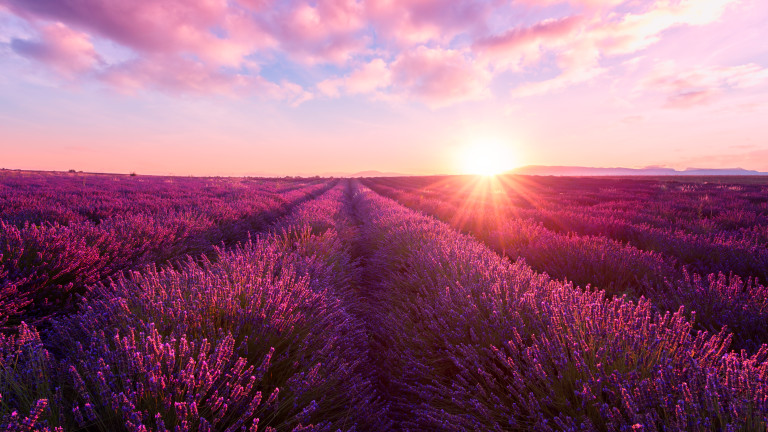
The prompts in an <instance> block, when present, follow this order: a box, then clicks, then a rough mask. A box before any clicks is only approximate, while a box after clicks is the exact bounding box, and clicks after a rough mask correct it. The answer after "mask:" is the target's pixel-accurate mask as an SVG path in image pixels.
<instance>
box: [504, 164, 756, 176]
mask: <svg viewBox="0 0 768 432" xmlns="http://www.w3.org/2000/svg"><path fill="white" fill-rule="evenodd" d="M509 173H510V174H523V175H540V176H573V177H592V176H669V175H672V176H673V175H683V176H745V175H768V172H760V171H753V170H746V169H744V168H686V169H684V170H682V171H678V170H676V169H673V168H661V167H648V168H621V167H616V168H595V167H580V166H544V165H528V166H524V167H520V168H517V169H514V170H512V171H509Z"/></svg>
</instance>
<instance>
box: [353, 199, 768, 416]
mask: <svg viewBox="0 0 768 432" xmlns="http://www.w3.org/2000/svg"><path fill="white" fill-rule="evenodd" d="M364 196H365V207H366V213H367V215H368V220H367V223H366V224H365V228H364V229H365V232H366V238H367V239H369V241H370V244H369V247H370V249H371V250H372V251H373V252H372V253H373V255H372V257H371V258H370V265H371V266H374V269H375V270H374V273H375V274H377V275H378V276H377V278H376V279H375V281H374V286H376V288H377V289H376V295H377V297H378V298H379V302H378V304H379V305H385V309H384V310H383V311H382V313H383V314H385V316H386V317H387V319H382V320H380V321H379V322H380V323H383V324H384V325H385V328H383V329H382V330H381V335H383V337H384V338H385V341H384V343H382V344H381V346H382V347H385V352H384V354H383V358H384V359H385V361H384V364H385V369H386V370H388V371H391V372H390V373H391V378H392V381H391V383H390V386H391V391H390V392H391V394H394V395H396V396H395V398H394V400H395V402H396V405H395V407H393V412H400V413H404V415H403V419H404V420H403V423H402V425H403V428H404V429H409V430H455V431H463V430H489V431H491V430H494V431H502V430H574V431H575V430H636V429H641V430H659V431H662V430H686V431H711V430H765V428H766V424H768V387H767V386H766V378H768V363H767V362H766V361H767V360H768V346H765V345H764V346H762V347H761V348H760V349H759V350H758V351H757V352H756V353H755V354H753V355H748V354H747V353H746V352H741V353H735V352H729V351H728V347H729V343H730V341H731V335H729V334H727V333H726V332H725V331H721V332H718V333H714V334H713V333H708V332H703V331H699V332H696V331H694V329H693V328H692V323H691V321H689V320H688V318H687V317H686V316H685V315H684V314H683V313H682V309H681V310H680V311H677V312H675V313H670V312H667V313H663V314H662V313H659V312H657V311H656V310H655V308H654V306H653V305H652V304H651V302H650V301H649V300H647V299H644V298H641V299H639V300H638V301H631V300H629V299H628V298H626V297H614V298H608V297H607V296H606V294H605V292H604V291H595V290H592V289H589V290H581V289H578V288H574V287H573V286H572V285H570V284H567V283H561V282H557V281H554V280H551V279H549V278H548V277H547V276H546V275H541V274H537V273H535V272H534V271H532V270H531V268H530V267H528V266H527V265H525V264H524V263H523V262H520V261H518V262H515V263H512V262H510V261H509V260H507V259H504V258H502V257H501V256H499V255H498V254H496V253H494V252H492V251H491V250H489V249H488V248H487V247H485V246H484V245H483V244H481V243H479V242H478V241H477V240H475V239H473V238H472V237H469V236H467V235H462V234H459V233H457V232H456V231H454V230H453V229H451V227H449V226H448V225H446V224H444V223H441V222H438V221H436V220H435V219H433V218H431V217H428V216H425V215H422V214H419V213H416V212H413V211H410V210H407V209H405V208H403V207H401V206H398V205H397V204H396V203H395V202H393V201H391V200H388V199H385V198H382V197H381V196H378V195H376V194H374V193H373V192H367V193H364Z"/></svg>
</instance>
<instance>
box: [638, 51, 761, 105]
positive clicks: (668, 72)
mask: <svg viewBox="0 0 768 432" xmlns="http://www.w3.org/2000/svg"><path fill="white" fill-rule="evenodd" d="M766 83H768V69H766V68H763V67H761V66H759V65H757V64H754V63H749V64H745V65H739V66H709V67H703V66H700V67H693V68H692V67H689V68H682V67H680V66H678V65H677V64H675V63H674V62H672V61H667V62H661V63H658V64H657V65H655V67H654V69H653V70H652V71H651V72H650V73H649V74H648V76H647V77H646V78H645V79H644V80H643V82H642V84H641V85H642V88H641V89H640V90H641V91H644V92H650V93H662V94H665V95H666V103H665V105H664V106H665V107H667V108H691V107H695V106H698V105H705V104H708V103H710V102H712V101H713V100H715V99H716V98H717V97H718V96H719V95H721V94H724V93H726V92H729V91H735V90H741V89H747V88H753V87H758V86H761V85H764V84H766Z"/></svg>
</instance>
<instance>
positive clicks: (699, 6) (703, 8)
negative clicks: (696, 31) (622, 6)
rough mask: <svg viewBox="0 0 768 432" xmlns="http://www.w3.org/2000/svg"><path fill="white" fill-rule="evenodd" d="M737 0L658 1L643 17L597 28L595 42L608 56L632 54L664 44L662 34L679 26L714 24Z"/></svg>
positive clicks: (630, 16)
mask: <svg viewBox="0 0 768 432" xmlns="http://www.w3.org/2000/svg"><path fill="white" fill-rule="evenodd" d="M736 2H737V0H708V1H706V2H702V1H699V0H681V1H678V2H674V3H673V2H669V1H666V0H658V1H656V2H655V3H652V5H651V6H650V7H649V9H648V10H646V11H645V12H642V13H628V14H625V15H623V16H621V17H620V18H618V19H614V20H612V21H610V22H608V23H606V24H602V23H601V24H598V25H595V26H594V28H593V30H592V32H591V33H592V38H593V39H594V41H595V43H596V44H597V45H598V46H599V47H600V49H601V51H602V52H603V53H604V54H606V55H619V54H629V53H634V52H637V51H640V50H642V49H645V48H648V47H649V46H651V45H653V44H655V43H657V42H658V41H659V40H661V36H662V32H664V31H665V30H668V29H670V28H673V27H677V26H702V25H707V24H710V23H713V22H715V21H716V20H717V19H719V18H720V17H721V16H722V15H723V13H724V12H725V9H726V8H727V7H728V6H730V5H732V4H735V3H736Z"/></svg>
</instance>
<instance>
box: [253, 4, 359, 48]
mask: <svg viewBox="0 0 768 432" xmlns="http://www.w3.org/2000/svg"><path fill="white" fill-rule="evenodd" d="M289 4H290V7H289V8H287V9H280V8H278V9H277V11H276V12H273V13H268V14H266V15H265V17H262V21H263V22H264V23H263V26H264V27H265V28H268V29H269V31H270V33H271V34H272V35H274V36H275V37H276V38H277V40H278V41H279V43H280V45H281V46H282V47H283V48H284V50H285V51H286V52H287V53H289V54H290V55H291V56H292V57H294V58H298V59H299V60H302V61H304V62H309V63H316V62H336V63H343V62H345V61H348V60H350V59H351V58H352V56H353V55H354V54H357V53H360V52H362V51H364V49H365V46H366V44H367V37H366V36H365V35H363V34H361V31H362V30H363V29H364V28H365V27H366V22H365V20H364V17H363V9H362V6H361V4H359V3H358V2H356V1H354V0H336V1H323V2H318V3H317V4H316V5H312V4H310V3H308V2H301V1H300V2H290V3H289Z"/></svg>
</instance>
